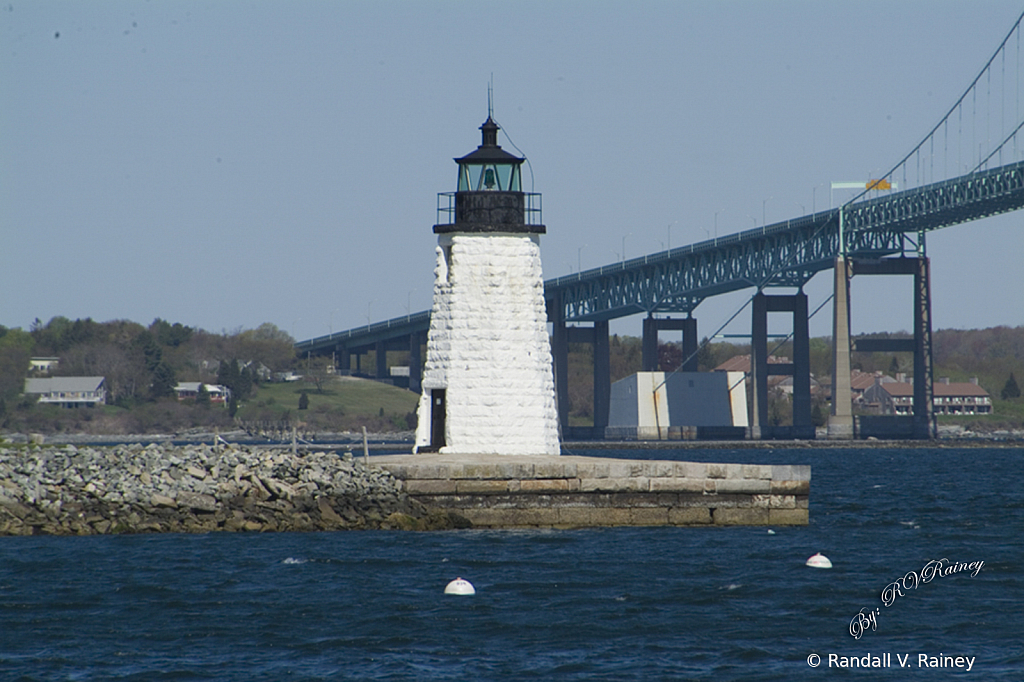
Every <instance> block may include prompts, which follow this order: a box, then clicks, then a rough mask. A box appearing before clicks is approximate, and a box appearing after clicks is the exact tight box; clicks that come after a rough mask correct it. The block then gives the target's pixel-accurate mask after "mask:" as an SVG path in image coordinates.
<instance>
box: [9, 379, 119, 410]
mask: <svg viewBox="0 0 1024 682" xmlns="http://www.w3.org/2000/svg"><path fill="white" fill-rule="evenodd" d="M105 382H106V378H105V377H46V378H38V379H26V380H25V395H38V396H39V402H40V403H50V404H53V405H61V406H63V407H92V406H93V405H102V404H104V403H105V402H106V401H107V387H106V385H105Z"/></svg>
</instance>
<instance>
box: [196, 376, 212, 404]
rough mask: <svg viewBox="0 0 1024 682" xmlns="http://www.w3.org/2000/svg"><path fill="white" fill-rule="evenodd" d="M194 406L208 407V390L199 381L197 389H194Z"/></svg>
mask: <svg viewBox="0 0 1024 682" xmlns="http://www.w3.org/2000/svg"><path fill="white" fill-rule="evenodd" d="M196 407H201V408H204V409H210V392H209V391H207V390H206V384H204V383H202V382H199V390H198V391H196Z"/></svg>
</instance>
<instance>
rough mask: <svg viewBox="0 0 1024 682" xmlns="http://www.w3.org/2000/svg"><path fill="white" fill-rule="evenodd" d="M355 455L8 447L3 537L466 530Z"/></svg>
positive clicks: (2, 482) (1, 505)
mask: <svg viewBox="0 0 1024 682" xmlns="http://www.w3.org/2000/svg"><path fill="white" fill-rule="evenodd" d="M465 525H466V522H465V521H464V520H463V519H460V518H458V517H456V516H453V515H450V514H448V513H446V512H443V511H432V510H429V509H427V508H426V507H424V506H423V505H422V504H420V503H419V502H416V501H415V500H412V499H410V498H409V497H408V496H407V495H405V494H404V493H403V492H402V491H401V490H400V488H399V484H398V482H397V481H396V480H395V479H394V477H392V476H391V474H389V473H388V472H386V471H384V470H383V469H380V468H379V467H375V466H373V465H369V466H368V465H366V464H365V463H364V462H363V461H360V460H353V458H352V456H351V455H350V454H348V453H346V454H345V455H339V454H337V453H335V452H305V453H304V452H299V453H293V452H291V451H290V450H287V449H263V448H248V447H239V446H225V447H221V448H219V449H214V448H213V447H212V446H208V445H190V446H181V447H177V446H170V445H163V444H160V445H157V444H154V445H148V446H142V445H123V446H116V447H75V446H74V445H66V446H62V447H36V446H30V447H24V446H22V447H9V446H8V447H2V446H0V535H95V534H105V533H147V532H164V533H174V532H184V533H205V532H212V531H250V532H260V531H316V530H347V529H406V530H434V529H443V528H453V527H462V526H465Z"/></svg>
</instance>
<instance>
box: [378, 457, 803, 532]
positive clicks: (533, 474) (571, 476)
mask: <svg viewBox="0 0 1024 682" xmlns="http://www.w3.org/2000/svg"><path fill="white" fill-rule="evenodd" d="M374 463H375V464H377V465H379V466H381V467H382V468H384V469H386V470H387V471H389V472H391V474H392V475H393V476H394V477H395V478H396V479H398V481H399V482H400V484H401V486H402V489H403V490H404V491H405V492H406V493H407V494H408V495H409V496H410V497H411V498H413V499H414V500H417V501H419V502H421V503H423V504H424V505H425V506H427V507H430V508H434V509H438V510H444V511H448V512H449V513H452V514H454V515H457V516H460V517H463V518H465V519H467V520H468V521H469V522H470V523H472V524H473V526H474V527H487V528H507V527H550V528H579V527H588V526H737V525H745V526H749V525H755V526H764V525H773V526H791V525H806V524H807V520H808V499H809V495H810V486H811V468H810V466H807V465H756V464H717V463H713V464H709V463H703V462H676V461H664V460H632V459H610V458H603V457H578V456H561V457H559V456H542V455H539V456H522V457H515V458H509V457H503V456H495V455H445V454H422V455H387V456H382V457H375V458H374Z"/></svg>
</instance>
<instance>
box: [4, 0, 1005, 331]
mask: <svg viewBox="0 0 1024 682" xmlns="http://www.w3.org/2000/svg"><path fill="white" fill-rule="evenodd" d="M1020 11H1021V5H1020V3H1019V2H1009V1H1006V2H994V1H993V2H987V1H979V2H943V1H939V2H923V1H918V2H879V1H874V0H858V1H853V0H850V1H843V2H830V1H821V0H814V1H810V0H808V1H788V2H767V1H757V2H753V1H739V0H738V1H729V2H706V1H703V2H681V1H680V2H629V3H627V2H590V1H588V2H551V1H544V2H517V1H514V2H326V1H322V2H321V1H318V2H311V1H304V0H289V1H288V2H284V1H281V2H269V1H265V0H262V1H253V2H239V1H231V0H224V1H217V2H214V1H212V0H205V1H195V2H190V1H187V0H185V1H175V2H168V1H161V0H151V1H149V2H137V1H133V2H117V1H114V0H104V1H103V2H80V1H78V0H74V1H65V2H55V1H50V0H31V1H30V2H29V1H26V0H9V1H8V2H4V3H3V6H2V8H0V259H2V260H0V324H3V325H5V326H8V327H22V328H28V327H29V325H31V323H32V321H33V320H34V319H36V318H40V319H41V320H43V321H44V322H45V321H46V320H48V319H49V318H51V317H52V316H55V315H64V316H67V317H70V318H77V317H92V318H93V319H96V320H99V321H105V320H111V319H130V320H135V321H138V322H142V323H144V324H148V323H149V322H151V321H152V320H153V318H155V317H162V318H164V319H167V320H169V321H171V322H181V323H183V324H187V325H191V326H196V327H201V328H203V329H207V330H210V331H221V330H227V331H232V330H235V329H238V328H253V327H256V326H258V325H259V324H261V323H263V322H273V323H274V324H276V325H278V326H279V327H281V328H282V329H284V330H286V331H287V332H289V333H290V334H292V335H293V336H294V337H296V339H299V340H301V339H306V338H310V337H313V336H319V335H322V334H327V333H328V332H329V331H331V330H332V329H333V330H334V331H339V330H342V329H347V328H351V327H355V326H358V325H363V324H366V323H367V321H368V319H372V320H373V321H379V320H382V319H386V318H389V317H396V316H400V315H404V314H406V313H407V312H417V311H420V310H425V309H427V308H429V306H430V296H431V287H432V269H433V250H434V245H435V244H436V237H435V235H434V234H433V233H432V231H431V227H432V225H433V224H434V222H435V207H436V194H437V193H438V192H444V191H451V190H454V189H455V180H456V175H455V169H456V167H455V164H454V162H453V161H452V158H453V157H456V156H462V155H463V154H466V153H468V152H470V151H472V150H473V149H475V148H476V145H477V144H479V141H480V140H479V131H478V126H479V125H480V124H481V123H482V122H483V120H484V119H485V118H486V115H487V83H488V81H489V80H490V79H491V78H492V74H493V81H494V104H495V118H496V119H497V120H498V121H499V123H500V124H501V125H502V126H503V127H504V130H505V132H506V133H507V134H508V135H509V136H510V137H511V139H512V140H513V141H514V142H515V144H516V145H518V147H519V148H520V149H521V150H522V152H523V153H525V154H526V155H527V156H528V157H529V159H530V163H531V166H532V169H533V173H534V178H533V189H534V190H535V191H537V192H541V193H543V195H544V222H545V224H546V225H547V228H548V233H547V235H546V236H545V237H544V238H543V239H542V244H541V247H542V257H543V261H544V273H545V277H554V276H558V275H562V274H567V273H569V272H572V271H575V270H576V269H577V268H578V267H579V265H582V267H583V268H584V269H587V268H591V267H597V266H599V265H603V264H606V263H609V262H614V261H616V260H618V259H620V258H621V257H622V255H623V249H624V250H625V256H626V257H627V258H631V257H635V256H640V255H643V254H645V253H650V252H655V251H660V250H662V249H664V248H665V247H666V246H667V245H669V244H671V245H672V246H682V245H684V244H689V243H692V242H695V241H700V240H703V239H705V238H707V237H709V236H713V235H714V233H715V231H716V229H717V233H718V235H719V236H723V235H726V234H729V233H733V232H737V231H740V230H745V229H749V228H751V227H753V226H755V225H761V224H762V222H763V221H764V220H767V222H768V223H772V222H776V221H780V220H785V219H786V218H793V217H797V216H799V215H803V214H805V213H808V212H810V211H811V210H812V207H816V208H818V209H821V208H826V207H828V205H829V201H830V197H829V190H828V186H829V182H830V181H833V180H863V179H867V178H870V177H873V176H875V175H878V174H879V173H881V172H882V171H884V170H887V169H888V168H889V167H890V166H891V165H893V164H894V163H895V162H896V161H898V160H899V159H900V158H901V157H902V156H903V155H904V154H905V153H906V152H907V151H909V150H910V149H911V148H912V147H913V146H914V145H915V144H916V143H917V142H918V141H919V140H920V139H921V138H922V137H923V136H924V135H925V133H926V132H927V131H928V130H929V129H930V128H931V127H932V126H933V125H934V124H935V123H936V122H937V121H938V120H939V118H940V117H941V116H942V115H943V114H944V113H945V111H946V110H947V109H948V108H949V107H950V106H951V105H952V103H953V102H954V101H955V100H956V99H957V98H958V97H959V96H960V94H961V92H962V91H963V90H964V89H965V88H966V86H967V85H968V83H969V82H970V81H971V79H973V78H974V76H975V75H976V74H977V73H978V71H979V70H980V68H981V67H982V66H983V64H984V63H985V61H986V60H987V59H988V58H989V56H990V55H991V54H992V52H993V51H994V49H995V48H996V46H997V45H998V43H999V42H1000V41H1001V40H1002V39H1003V37H1004V36H1005V35H1006V33H1007V31H1008V30H1009V29H1010V27H1011V25H1012V24H1013V22H1014V21H1015V20H1016V19H1017V17H1018V15H1019V14H1020ZM1018 52H1019V51H1018ZM1016 54H1017V52H1012V53H1011V56H1014V57H1015V56H1016ZM1017 69H1018V66H1017V65H1016V63H1011V64H1009V65H1008V66H1006V67H1005V68H1004V71H1003V73H1007V72H1008V73H1009V75H1002V76H1001V78H1004V79H1006V78H1012V79H1018V78H1024V76H1020V75H1019V71H1018V70H1017ZM1015 87H1016V86H1015ZM1022 99H1024V96H1022ZM1014 106H1015V107H1016V104H1015V105H1014ZM1017 110H1019V111H1020V112H1021V114H1022V116H1024V103H1022V104H1021V105H1020V108H1019V109H1015V112H1016V111H1017ZM1019 120H1020V119H1019V118H1017V121H1019ZM1015 124H1016V121H1014V122H1004V121H999V122H998V125H997V124H996V123H993V122H992V121H991V119H988V120H986V125H987V126H988V128H986V135H988V136H989V137H992V138H994V137H996V136H997V135H998V134H999V132H1000V131H1001V130H1003V129H1004V127H1005V126H1012V125H1015ZM974 125H975V126H976V127H977V126H979V125H980V124H978V123H976V124H974ZM500 141H501V142H502V144H503V145H504V147H505V148H506V149H508V150H509V151H513V152H515V150H514V149H513V148H512V147H511V145H509V144H508V142H507V139H506V138H505V137H502V138H501V139H500ZM1022 150H1024V145H1022ZM1007 160H1009V159H1007ZM526 183H527V189H529V187H530V179H529V176H527V178H526ZM837 199H838V197H837ZM1022 221H1024V213H1014V214H1009V215H1007V216H1002V217H998V218H991V219H987V220H983V221H978V222H975V223H970V224H967V225H962V226H957V227H952V228H947V229H945V230H941V231H938V232H934V233H931V235H930V237H929V241H928V247H929V254H930V255H931V257H932V272H933V295H934V302H933V313H934V327H935V328H937V329H938V328H951V327H955V328H979V327H988V326H995V325H1012V326H1016V325H1021V324H1024V304H1022V300H1024V274H1022V262H1021V260H1022V259H1021V256H1022V254H1024V229H1022V228H1024V224H1022ZM862 279H865V278H860V279H855V280H854V283H853V296H854V302H853V317H854V323H853V326H854V331H855V332H866V331H876V330H889V331H897V330H900V329H908V328H909V327H910V324H911V320H912V317H911V303H910V283H909V282H903V281H900V280H902V279H904V278H899V279H893V278H873V280H866V279H865V281H861V280H862ZM829 288H830V282H829V273H827V272H826V273H822V274H820V275H818V277H817V278H815V279H814V280H813V281H812V282H811V283H810V285H809V286H808V293H809V294H810V297H811V306H812V308H813V307H814V306H816V305H817V304H818V303H820V302H821V301H822V300H823V299H824V297H825V296H827V295H828V292H829ZM893 292H895V293H893ZM746 296H747V294H736V295H732V296H728V297H723V298H722V299H721V300H709V301H707V302H705V303H703V304H702V305H701V306H700V307H699V308H698V309H697V311H696V315H697V317H698V319H699V321H700V322H699V323H700V326H701V333H702V334H704V333H711V332H712V331H714V329H715V328H716V327H717V326H718V325H719V324H720V323H721V322H723V321H724V320H725V319H726V318H728V317H729V316H730V315H731V314H732V312H733V311H734V310H735V309H736V307H737V306H738V305H741V304H742V302H743V300H745V298H746ZM773 324H774V323H773ZM748 328H749V315H748V314H742V315H741V316H740V317H739V318H738V320H737V322H736V323H734V324H733V325H732V327H730V329H728V330H727V331H732V332H743V331H745V330H746V329H748ZM613 331H616V332H618V333H626V334H633V335H639V334H640V324H639V318H632V319H628V320H624V321H619V322H616V323H614V324H613ZM812 333H814V334H816V335H826V334H829V333H830V321H829V315H828V311H827V310H825V311H823V312H822V313H821V314H819V315H818V317H817V318H815V320H814V322H813V324H812Z"/></svg>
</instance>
